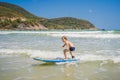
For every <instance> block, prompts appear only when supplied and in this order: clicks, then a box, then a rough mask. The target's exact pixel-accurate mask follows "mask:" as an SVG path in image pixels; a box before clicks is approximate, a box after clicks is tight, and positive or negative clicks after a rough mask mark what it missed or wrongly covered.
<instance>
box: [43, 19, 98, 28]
mask: <svg viewBox="0 0 120 80" xmlns="http://www.w3.org/2000/svg"><path fill="white" fill-rule="evenodd" d="M42 23H43V24H44V25H45V26H46V27H47V28H49V29H52V28H56V29H90V28H94V29H95V28H96V27H95V26H94V25H93V24H91V23H90V22H89V21H87V20H82V19H77V18H72V17H61V18H54V19H48V20H45V21H43V22H42Z"/></svg>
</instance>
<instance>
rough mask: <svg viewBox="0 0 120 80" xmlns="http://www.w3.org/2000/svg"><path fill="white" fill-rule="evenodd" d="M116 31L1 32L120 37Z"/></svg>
mask: <svg viewBox="0 0 120 80" xmlns="http://www.w3.org/2000/svg"><path fill="white" fill-rule="evenodd" d="M113 32H114V31H106V32H104V31H69V32H68V31H66V32H63V31H58V32H56V31H53V32H51V31H0V34H13V33H14V34H16V33H19V34H46V35H49V36H52V37H61V36H63V35H64V36H68V37H80V38H120V34H114V33H113Z"/></svg>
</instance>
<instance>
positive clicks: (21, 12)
mask: <svg viewBox="0 0 120 80" xmlns="http://www.w3.org/2000/svg"><path fill="white" fill-rule="evenodd" d="M0 11H1V12H0V17H1V16H5V17H9V18H11V17H25V18H29V19H34V18H37V19H38V17H37V16H35V15H33V14H31V13H30V12H28V11H26V10H25V9H23V8H22V7H20V6H17V5H14V4H10V3H6V2H0ZM39 18H40V17H39ZM43 19H44V18H43Z"/></svg>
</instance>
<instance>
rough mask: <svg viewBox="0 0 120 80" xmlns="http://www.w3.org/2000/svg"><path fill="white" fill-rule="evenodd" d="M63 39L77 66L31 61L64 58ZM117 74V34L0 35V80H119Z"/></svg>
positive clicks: (119, 36) (119, 71)
mask: <svg viewBox="0 0 120 80" xmlns="http://www.w3.org/2000/svg"><path fill="white" fill-rule="evenodd" d="M63 35H64V36H67V37H68V39H69V40H70V41H71V42H73V43H74V45H75V47H76V51H75V52H74V55H75V56H76V58H79V59H80V61H79V62H77V63H65V64H57V63H56V64H48V63H44V62H39V61H35V60H33V59H32V58H33V57H40V58H56V57H63V58H64V56H63V49H64V48H62V47H61V46H62V45H63V43H62V41H61V36H63ZM68 56H69V57H71V56H70V55H69V53H68ZM119 74H120V31H0V80H48V79H49V80H119V78H120V76H119Z"/></svg>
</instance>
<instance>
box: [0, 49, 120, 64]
mask: <svg viewBox="0 0 120 80" xmlns="http://www.w3.org/2000/svg"><path fill="white" fill-rule="evenodd" d="M0 55H27V56H30V57H31V58H34V57H40V58H57V57H60V58H64V55H63V52H62V51H40V50H30V49H0ZM68 57H71V56H70V54H68ZM75 57H76V58H77V59H80V61H106V60H111V61H113V62H114V63H119V62H120V56H119V55H118V56H115V55H114V56H113V55H111V54H108V55H102V54H101V55H98V54H80V53H75ZM101 65H103V64H101Z"/></svg>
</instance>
